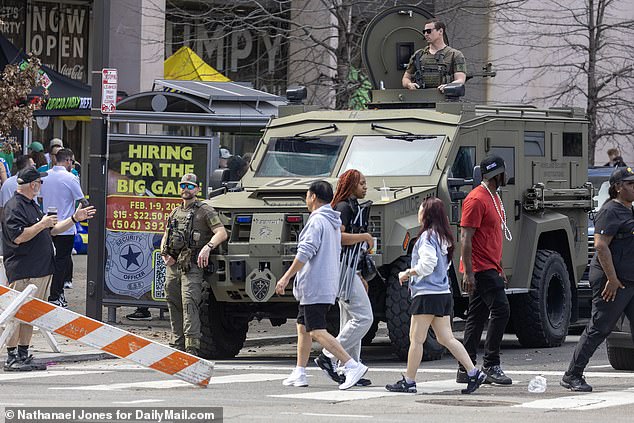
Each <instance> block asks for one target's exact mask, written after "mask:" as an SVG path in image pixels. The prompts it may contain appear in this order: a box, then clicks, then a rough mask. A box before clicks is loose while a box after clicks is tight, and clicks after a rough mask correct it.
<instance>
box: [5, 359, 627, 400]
mask: <svg viewBox="0 0 634 423" xmlns="http://www.w3.org/2000/svg"><path fill="white" fill-rule="evenodd" d="M291 370H292V368H291V367H290V366H283V365H276V364H274V363H272V364H270V365H256V364H243V363H239V362H237V363H235V362H234V363H231V362H224V363H220V364H217V365H216V375H214V376H213V377H212V378H211V380H210V383H209V389H211V390H220V391H227V392H231V391H232V390H237V391H240V390H241V388H240V385H242V384H258V386H260V387H261V389H259V390H258V396H259V397H260V398H261V399H262V400H266V398H270V399H271V400H274V399H278V398H279V399H284V400H286V401H293V402H297V403H298V404H301V403H302V402H307V403H308V402H312V403H315V402H324V403H331V404H337V403H345V402H351V401H363V400H381V399H385V400H387V401H394V400H395V398H397V397H398V398H400V399H399V401H401V400H403V401H411V400H412V399H413V398H415V399H416V400H417V401H420V400H423V401H424V400H427V399H432V398H433V399H438V398H447V397H450V398H453V399H456V397H458V398H460V399H461V400H465V399H467V398H469V399H477V400H480V401H486V400H487V399H490V396H491V394H495V395H496V397H497V396H503V397H504V401H505V402H506V403H507V405H508V406H510V407H511V408H514V409H525V410H530V409H533V410H560V411H587V410H597V409H604V408H610V407H618V406H627V405H633V404H634V373H626V372H610V371H605V372H601V371H592V372H588V373H587V375H588V377H589V380H590V381H592V382H594V383H597V384H599V385H602V386H603V387H605V386H606V382H607V383H612V382H609V379H611V380H612V381H615V382H614V383H615V385H616V384H618V389H613V390H609V391H607V390H605V389H603V390H602V391H601V392H592V393H573V392H570V391H568V390H565V389H563V388H561V387H560V386H559V379H560V378H561V376H562V374H563V373H562V372H555V371H545V372H544V371H541V372H539V371H529V370H516V371H514V370H510V369H509V370H508V371H506V373H507V374H509V375H511V376H512V377H513V379H514V383H513V385H512V386H510V387H498V386H492V385H483V386H482V387H481V388H480V390H479V391H477V392H476V393H475V394H473V395H472V396H470V397H466V396H463V395H461V394H460V393H459V392H460V389H462V388H463V387H464V385H461V384H458V383H456V382H455V369H448V368H444V369H441V368H435V369H434V368H427V369H420V370H419V373H421V374H423V375H422V376H419V380H420V379H427V380H424V381H420V382H418V384H417V390H418V393H417V394H416V395H411V394H409V395H408V394H400V393H394V392H388V391H386V390H385V388H384V387H383V384H384V383H386V382H392V381H393V380H396V378H398V377H400V376H399V375H398V374H400V372H401V371H402V370H401V369H398V368H387V367H385V368H379V367H374V368H372V369H371V371H370V373H368V377H369V378H370V379H372V380H373V382H374V383H375V385H374V386H369V387H363V388H361V387H358V388H352V389H349V390H346V391H341V390H339V389H337V387H336V386H335V385H334V384H333V383H332V382H331V381H330V380H328V379H327V378H326V377H325V376H324V375H323V373H322V372H321V370H319V369H317V368H313V367H309V368H308V369H307V372H308V377H309V383H310V385H311V386H309V387H305V388H293V387H284V386H282V384H281V381H282V380H283V379H284V378H286V376H287V375H288V374H289V373H290V371H291ZM135 372H138V375H137V374H136V373H135ZM125 373H135V376H131V375H129V374H128V375H126V376H124V377H117V378H116V379H117V382H112V383H96V384H87V383H82V380H90V381H101V379H100V376H98V375H107V379H108V380H112V379H113V375H117V374H125ZM450 374H451V377H449V375H450ZM537 374H541V375H543V376H545V377H546V378H547V380H548V388H547V391H546V393H543V394H531V393H529V392H528V390H527V386H528V381H529V380H530V378H531V377H532V376H534V375H537ZM87 375H95V376H91V377H90V378H83V377H82V376H87ZM150 375H152V378H151V379H147V378H148V376H150ZM52 377H54V378H55V382H56V383H55V384H54V385H53V384H52V385H51V386H49V387H48V388H47V390H48V391H50V392H51V393H54V392H56V391H136V392H143V391H145V392H147V393H148V395H149V396H151V395H152V394H151V392H160V391H166V392H169V390H198V389H199V388H196V387H194V386H192V385H191V384H189V383H187V382H184V381H182V380H177V379H167V378H156V377H154V374H153V373H151V372H149V371H148V370H147V369H145V368H143V367H142V366H138V365H133V364H124V363H117V362H110V363H103V364H102V363H94V364H86V365H67V366H59V368H56V367H54V368H52V369H50V370H47V371H45V372H28V373H2V372H0V383H2V382H17V381H20V380H26V379H37V378H44V379H46V378H52ZM122 379H123V380H125V381H124V382H120V380H122ZM430 379H431V380H430ZM379 380H380V381H381V382H379ZM44 383H45V382H44ZM615 388H616V386H615ZM64 395H66V394H64ZM156 401H161V400H157V399H150V398H140V399H134V400H132V399H131V400H130V401H120V402H118V403H119V404H135V403H138V404H142V403H144V402H148V403H151V402H156ZM374 404H380V402H375V403H374Z"/></svg>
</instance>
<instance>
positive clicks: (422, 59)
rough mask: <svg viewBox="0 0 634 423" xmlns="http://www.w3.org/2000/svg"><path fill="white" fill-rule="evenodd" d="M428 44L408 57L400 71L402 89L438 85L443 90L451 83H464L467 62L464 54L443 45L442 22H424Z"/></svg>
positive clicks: (443, 25) (444, 41)
mask: <svg viewBox="0 0 634 423" xmlns="http://www.w3.org/2000/svg"><path fill="white" fill-rule="evenodd" d="M423 32H424V34H425V40H426V41H427V43H428V45H427V47H425V48H423V49H420V50H417V51H416V52H415V53H414V54H413V55H412V57H411V58H410V59H409V64H408V65H407V70H405V73H404V74H403V80H402V84H403V88H407V89H410V90H416V89H418V88H436V87H437V88H438V89H439V90H440V91H441V92H443V91H444V88H445V85H446V84H448V83H450V82H455V83H461V84H464V83H465V81H466V79H467V64H466V62H465V58H464V55H463V54H462V53H461V52H460V51H459V50H456V49H455V48H451V47H449V46H448V45H447V44H446V36H445V24H444V23H442V22H440V21H438V20H435V19H433V20H430V21H428V22H427V23H425V29H424V30H423Z"/></svg>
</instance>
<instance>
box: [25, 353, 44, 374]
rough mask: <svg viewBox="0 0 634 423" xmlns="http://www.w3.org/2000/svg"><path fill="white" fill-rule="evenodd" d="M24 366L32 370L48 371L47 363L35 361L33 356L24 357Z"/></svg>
mask: <svg viewBox="0 0 634 423" xmlns="http://www.w3.org/2000/svg"><path fill="white" fill-rule="evenodd" d="M22 364H24V365H29V366H31V370H46V363H40V362H37V361H34V360H33V355H29V356H27V357H22Z"/></svg>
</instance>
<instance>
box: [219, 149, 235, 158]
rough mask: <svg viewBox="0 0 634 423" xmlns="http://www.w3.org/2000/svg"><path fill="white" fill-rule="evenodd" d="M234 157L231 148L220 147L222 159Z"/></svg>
mask: <svg viewBox="0 0 634 423" xmlns="http://www.w3.org/2000/svg"><path fill="white" fill-rule="evenodd" d="M231 157H233V155H232V154H231V152H230V151H229V150H227V149H226V148H221V149H220V158H221V159H229V158H231Z"/></svg>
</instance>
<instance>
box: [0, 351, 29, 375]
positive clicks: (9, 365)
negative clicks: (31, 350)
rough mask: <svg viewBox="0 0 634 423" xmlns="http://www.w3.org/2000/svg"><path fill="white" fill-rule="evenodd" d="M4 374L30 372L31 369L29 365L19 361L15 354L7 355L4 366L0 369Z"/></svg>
mask: <svg viewBox="0 0 634 423" xmlns="http://www.w3.org/2000/svg"><path fill="white" fill-rule="evenodd" d="M2 369H3V370H4V371H5V372H30V371H31V370H34V369H33V366H31V363H25V362H24V360H22V359H20V357H18V356H17V355H15V354H9V357H7V361H5V362H4V366H3V368H2Z"/></svg>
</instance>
